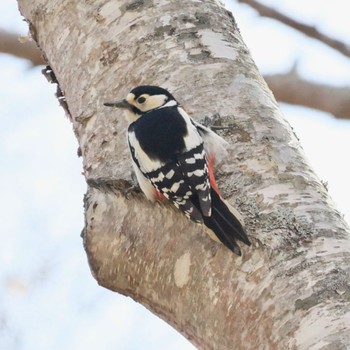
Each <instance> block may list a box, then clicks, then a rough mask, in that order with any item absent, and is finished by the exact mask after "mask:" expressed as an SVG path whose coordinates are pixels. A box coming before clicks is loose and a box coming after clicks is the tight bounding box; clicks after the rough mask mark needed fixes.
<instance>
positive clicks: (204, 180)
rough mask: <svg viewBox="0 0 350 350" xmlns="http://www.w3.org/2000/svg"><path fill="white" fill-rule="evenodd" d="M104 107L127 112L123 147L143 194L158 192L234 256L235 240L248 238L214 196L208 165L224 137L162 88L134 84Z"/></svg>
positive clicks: (222, 149) (233, 215) (155, 196)
mask: <svg viewBox="0 0 350 350" xmlns="http://www.w3.org/2000/svg"><path fill="white" fill-rule="evenodd" d="M105 105H107V106H115V107H121V108H125V109H126V111H127V117H128V119H129V121H130V125H129V128H128V143H129V148H130V152H131V156H132V161H133V165H134V169H135V173H136V176H137V179H138V182H139V184H140V187H141V189H142V191H143V192H144V193H145V195H146V196H147V198H149V199H150V200H155V199H160V198H161V197H163V196H164V197H165V198H167V199H168V200H169V201H171V202H172V203H173V204H174V205H175V207H176V208H178V209H180V210H181V211H182V212H183V213H184V214H185V215H186V216H187V217H188V218H190V219H191V220H193V221H195V222H198V223H204V224H205V225H206V226H207V227H208V228H209V229H210V230H211V231H213V232H214V236H213V235H212V234H211V237H212V238H214V239H216V240H219V241H221V242H222V243H223V244H225V245H226V246H227V247H228V248H229V249H231V250H232V251H233V252H234V253H236V254H238V255H240V254H241V252H240V248H239V247H238V245H237V243H236V241H235V239H239V240H241V241H242V242H244V243H246V244H247V245H250V242H249V239H248V237H247V235H246V233H245V231H244V229H243V226H242V222H241V221H240V219H239V218H238V216H239V214H238V213H237V212H236V211H235V210H234V209H233V208H231V207H230V206H229V205H228V204H226V203H225V201H224V200H223V199H222V198H221V197H220V195H219V193H218V189H217V186H216V183H215V179H214V176H213V169H212V163H213V159H214V158H215V157H216V158H220V157H222V156H223V154H224V153H225V152H226V150H225V147H226V145H227V143H226V141H225V140H223V139H222V138H221V137H219V136H218V135H217V134H215V133H214V132H213V131H211V130H210V129H208V128H206V127H205V126H203V125H201V124H199V123H197V122H195V121H193V120H192V119H191V118H190V117H189V115H188V114H187V113H186V112H185V111H184V110H183V109H182V108H181V106H179V104H178V102H177V101H176V100H175V98H174V97H173V96H172V95H171V94H170V93H169V92H168V91H167V90H165V89H163V88H160V87H157V86H139V87H136V88H135V89H133V90H131V92H130V93H129V94H128V96H127V98H126V99H125V100H121V101H116V102H110V103H105Z"/></svg>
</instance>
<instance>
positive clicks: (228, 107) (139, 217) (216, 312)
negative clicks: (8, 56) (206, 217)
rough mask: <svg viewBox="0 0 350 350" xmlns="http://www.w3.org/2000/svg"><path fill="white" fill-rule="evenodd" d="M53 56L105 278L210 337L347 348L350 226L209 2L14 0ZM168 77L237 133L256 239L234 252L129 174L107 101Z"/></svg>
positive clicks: (240, 194)
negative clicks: (150, 196)
mask: <svg viewBox="0 0 350 350" xmlns="http://www.w3.org/2000/svg"><path fill="white" fill-rule="evenodd" d="M19 4H20V9H21V12H22V14H23V15H24V16H25V18H26V19H27V20H28V21H30V23H31V27H32V30H33V31H35V34H36V35H34V36H35V38H36V40H37V42H38V44H39V46H40V48H41V49H42V51H43V52H44V53H45V56H46V58H47V60H48V62H49V64H50V66H51V68H52V69H53V71H54V73H55V75H56V78H57V81H58V82H59V84H60V88H61V89H60V90H61V91H62V92H63V93H64V95H65V97H66V101H67V104H68V106H69V113H70V116H71V120H72V123H73V127H74V131H75V134H76V137H77V139H78V141H79V145H80V149H81V153H82V156H83V164H84V175H85V177H86V179H87V183H88V191H87V194H86V197H85V221H86V224H85V229H84V232H83V239H84V246H85V249H86V252H87V255H88V260H89V263H90V267H91V270H92V273H93V275H94V277H95V278H96V280H97V281H98V283H99V284H100V285H102V286H104V287H106V288H109V289H111V290H114V291H117V292H119V293H122V294H125V295H128V296H131V297H132V298H133V299H135V300H136V301H138V302H140V303H142V304H143V305H145V306H146V307H147V308H148V309H150V310H151V311H152V312H153V313H155V314H157V315H158V316H160V317H161V318H163V319H164V320H166V321H167V322H168V323H169V324H171V325H172V326H174V327H175V328H176V329H177V330H179V331H180V332H181V333H182V334H183V335H185V336H186V337H187V338H188V339H189V340H190V341H191V342H192V343H193V344H195V345H196V346H197V347H198V348H200V349H232V348H235V349H321V348H322V349H342V348H345V347H347V346H350V335H349V334H350V332H349V319H350V277H349V264H350V249H349V248H350V244H349V243H350V242H349V228H348V226H347V225H346V223H345V222H344V220H343V218H342V216H341V215H340V214H339V212H338V211H337V210H336V209H335V208H334V205H333V202H332V201H331V199H330V198H329V196H328V194H327V191H326V189H325V188H324V186H323V185H322V184H321V183H320V181H319V179H318V178H317V177H316V176H315V174H314V173H313V171H312V170H311V168H310V166H309V164H308V163H307V161H306V160H305V158H304V155H303V152H302V149H301V147H300V145H299V144H298V141H297V139H296V137H295V135H294V134H293V132H292V130H291V128H290V126H289V125H288V123H287V122H286V121H285V120H284V119H283V117H282V116H281V113H280V111H279V109H278V106H277V104H276V102H275V100H274V99H273V96H272V94H271V92H270V90H269V89H268V88H267V86H266V84H265V82H264V81H263V79H262V78H261V76H260V75H259V73H258V71H257V69H256V67H255V64H254V62H253V61H252V59H251V57H250V55H249V52H248V50H247V48H246V47H245V45H244V43H243V41H242V39H241V37H240V34H239V31H238V29H237V26H236V23H235V21H234V18H233V17H232V15H231V14H230V13H228V12H227V11H226V10H225V9H223V8H221V7H219V6H218V5H217V3H216V2H215V1H209V0H208V1H205V2H198V1H177V2H168V1H165V0H161V1H159V2H157V3H155V2H152V1H150V0H141V1H139V0H138V1H133V2H123V1H107V0H97V1H86V2H81V1H70V2H68V3H67V2H58V1H52V0H51V1H50V0H33V1H31V2H28V1H24V0H20V1H19ZM145 83H149V84H157V85H161V86H163V87H166V88H168V89H169V90H170V91H171V92H172V93H173V94H174V95H175V96H176V97H177V98H178V99H179V100H180V101H181V103H182V104H183V105H184V106H186V107H187V108H189V109H191V110H192V111H193V117H194V118H202V117H204V116H210V115H213V114H215V113H219V114H220V116H221V118H220V120H219V122H221V123H222V124H223V125H227V124H231V125H232V128H231V129H230V130H227V131H225V132H224V134H223V136H225V138H226V139H227V140H228V141H229V142H230V144H231V145H232V146H231V148H230V159H229V161H228V162H227V163H226V164H224V165H223V167H222V169H221V170H220V172H219V173H218V179H219V185H220V187H221V188H222V192H223V194H224V196H225V197H226V198H227V199H229V201H230V202H231V204H233V205H236V207H237V208H238V209H239V211H240V212H241V213H242V214H243V215H244V218H245V221H246V225H247V231H248V233H249V235H250V237H251V238H252V240H253V242H254V245H253V247H251V248H247V247H243V249H242V250H243V254H244V255H243V257H242V258H237V257H236V256H234V255H233V254H232V253H231V252H230V251H229V250H228V249H226V248H225V247H224V246H222V245H220V244H218V243H216V242H214V241H211V240H210V238H208V237H207V235H206V234H205V233H204V230H203V228H202V227H201V226H198V225H196V224H194V223H192V222H190V221H188V220H187V219H186V218H185V217H184V216H183V215H181V214H180V213H178V212H176V211H175V210H173V209H172V207H170V206H169V205H163V204H158V203H156V204H153V203H150V202H148V201H147V200H146V199H145V198H144V196H143V195H142V194H140V193H138V192H135V191H129V195H128V197H126V196H125V191H126V190H128V187H129V186H130V175H129V174H130V171H131V162H130V159H129V154H128V151H127V147H126V142H125V128H126V122H125V120H124V118H123V117H122V116H121V115H120V114H119V112H118V111H116V112H114V113H113V112H111V111H110V110H106V109H105V108H104V106H103V102H104V101H106V100H109V99H111V98H116V97H124V96H125V95H126V93H127V92H128V91H129V89H130V88H131V87H133V86H135V85H139V84H145Z"/></svg>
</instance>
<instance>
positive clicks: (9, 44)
mask: <svg viewBox="0 0 350 350" xmlns="http://www.w3.org/2000/svg"><path fill="white" fill-rule="evenodd" d="M0 52H3V53H8V54H10V55H14V56H17V57H20V58H25V59H27V60H29V61H31V62H32V64H33V66H38V65H42V64H45V62H44V60H43V58H42V56H41V53H40V50H39V49H38V48H37V46H36V44H35V42H34V41H26V42H21V41H20V40H19V36H18V35H17V34H13V33H9V32H7V31H5V30H2V29H0Z"/></svg>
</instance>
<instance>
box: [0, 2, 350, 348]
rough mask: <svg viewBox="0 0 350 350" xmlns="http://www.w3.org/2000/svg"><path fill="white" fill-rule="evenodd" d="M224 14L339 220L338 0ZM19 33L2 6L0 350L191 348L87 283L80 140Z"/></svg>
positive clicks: (341, 6) (347, 167)
mask: <svg viewBox="0 0 350 350" xmlns="http://www.w3.org/2000/svg"><path fill="white" fill-rule="evenodd" d="M262 5H263V6H262ZM226 7H227V8H228V9H230V10H231V11H232V12H233V15H234V17H235V19H236V21H237V23H238V26H239V28H240V30H241V33H242V36H243V39H244V40H245V42H246V44H247V46H248V47H249V49H250V50H251V53H252V56H253V58H254V60H255V62H256V63H257V65H258V67H259V69H260V71H261V72H262V74H263V75H264V76H265V77H266V80H267V81H268V82H269V83H270V86H271V88H272V89H273V90H274V93H275V95H276V97H277V98H278V100H279V102H280V105H281V108H282V110H283V113H284V114H285V116H286V118H287V119H288V121H289V122H290V124H291V125H292V126H293V128H294V130H295V132H296V134H297V135H298V137H299V138H300V140H301V144H302V146H303V148H304V150H305V152H306V154H307V157H308V158H309V161H310V162H311V164H312V166H313V167H314V169H315V171H316V173H317V174H318V176H319V177H320V179H322V181H323V182H324V183H328V189H329V192H330V194H331V196H332V197H333V199H334V201H335V202H336V204H337V206H338V208H339V209H340V211H341V212H342V213H343V214H344V215H345V218H346V219H347V220H348V221H349V218H350V211H349V197H350V185H349V181H350V161H349V158H348V156H346V154H348V152H349V150H350V119H349V118H350V106H349V102H350V93H349V92H350V63H349V56H350V54H349V50H350V49H349V45H350V36H349V32H350V27H349V21H348V13H349V12H348V8H347V4H346V1H345V0H333V1H332V2H330V1H323V0H308V1H301V0H261V2H259V3H257V2H255V1H251V0H246V1H245V0H240V1H226ZM286 18H287V20H288V19H289V20H290V19H292V20H293V21H294V22H293V21H291V22H290V21H287V20H286ZM283 23H286V24H283ZM298 24H299V25H300V24H304V25H305V26H304V27H303V26H298ZM293 26H294V28H293ZM27 32H28V30H27V24H26V23H25V22H24V21H23V19H22V18H21V16H20V15H19V13H18V10H17V3H16V2H15V1H14V0H2V1H1V3H0V51H1V52H12V53H0V82H1V84H0V118H1V128H0V164H1V172H0V193H1V201H0V213H1V229H0V237H1V245H0V295H1V298H0V349H2V350H7V349H9V350H10V349H11V350H12V349H13V350H34V349H35V350H44V349H51V350H56V349H57V350H58V349H60V350H61V349H66V350H73V349H85V350H90V349H101V350H107V349H108V350H109V349H126V350H131V349H132V350H139V349H145V350H147V349H152V350H164V349H167V350H169V349H170V350H172V349H173V350H175V349H185V350H189V349H194V347H193V346H192V345H191V344H190V343H189V342H188V341H187V340H186V339H184V338H183V337H182V336H181V335H180V334H178V333H177V332H176V331H175V330H173V329H172V328H171V327H170V326H168V325H167V324H166V323H165V322H163V321H161V320H160V319H158V318H157V317H156V316H154V315H152V314H151V313H150V312H148V311H147V310H146V309H145V308H144V307H143V306H141V305H139V304H137V303H135V302H133V301H132V300H131V299H130V298H126V297H123V296H121V295H118V294H115V293H112V292H110V291H108V290H106V289H103V288H102V287H99V286H97V284H96V282H95V280H94V279H93V277H92V276H91V274H90V270H89V267H88V264H87V259H86V256H85V252H84V249H83V247H82V240H81V238H80V232H81V230H82V228H83V195H84V192H85V190H86V185H85V181H84V178H83V176H82V175H81V172H82V165H81V159H80V158H78V156H77V147H78V145H77V142H76V140H75V138H74V135H73V132H72V127H71V125H70V123H69V121H68V119H67V118H66V117H65V116H64V112H63V109H62V108H61V107H59V105H58V101H57V99H56V98H55V96H54V93H55V90H56V88H55V86H53V85H50V84H49V83H48V82H47V81H46V79H45V77H44V76H43V75H42V74H41V69H42V68H43V67H42V66H40V65H39V66H38V65H35V64H33V63H32V62H31V61H30V60H27V59H23V58H18V57H16V56H14V54H13V53H14V52H13V49H12V48H10V46H11V45H12V44H11V43H13V36H12V39H11V35H13V34H14V35H15V38H17V37H18V36H19V35H22V36H26V35H27ZM8 40H10V41H8ZM15 41H17V39H16V40H15ZM28 57H29V56H28ZM282 82H283V83H282ZM305 96H308V98H306V99H305ZM317 100H318V101H317Z"/></svg>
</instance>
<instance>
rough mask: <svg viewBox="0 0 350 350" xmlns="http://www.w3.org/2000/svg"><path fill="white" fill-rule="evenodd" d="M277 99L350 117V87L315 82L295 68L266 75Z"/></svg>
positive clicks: (341, 117)
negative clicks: (303, 77)
mask: <svg viewBox="0 0 350 350" xmlns="http://www.w3.org/2000/svg"><path fill="white" fill-rule="evenodd" d="M264 79H265V81H266V82H267V84H268V85H269V87H270V89H271V90H272V92H273V93H274V95H275V98H276V100H278V101H281V102H285V103H290V104H294V105H300V106H305V107H310V108H315V109H318V110H320V111H324V112H328V113H331V114H333V115H334V116H335V117H336V118H340V119H350V98H349V96H350V88H349V87H337V86H330V85H325V84H319V83H313V82H311V81H307V80H304V79H302V78H301V77H300V76H299V75H298V74H297V72H296V71H295V70H293V71H291V72H288V73H285V74H275V75H267V76H264Z"/></svg>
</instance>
